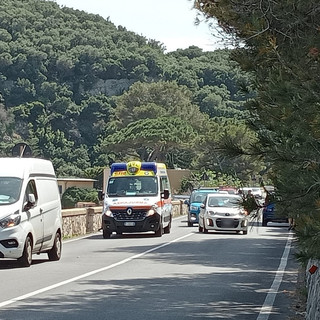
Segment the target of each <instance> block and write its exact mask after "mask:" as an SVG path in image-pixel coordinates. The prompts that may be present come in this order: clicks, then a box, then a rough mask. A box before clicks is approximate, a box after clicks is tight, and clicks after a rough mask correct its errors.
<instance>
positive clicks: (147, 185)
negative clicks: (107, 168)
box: [107, 176, 158, 197]
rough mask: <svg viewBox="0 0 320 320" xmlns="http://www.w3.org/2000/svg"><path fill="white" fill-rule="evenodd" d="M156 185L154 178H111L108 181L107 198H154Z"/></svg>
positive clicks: (156, 192) (156, 191)
mask: <svg viewBox="0 0 320 320" xmlns="http://www.w3.org/2000/svg"><path fill="white" fill-rule="evenodd" d="M157 194H158V184H157V178H156V177H145V176H143V177H142V176H141V177H140V176H134V177H132V176H122V177H111V178H110V179H109V181H108V187H107V195H108V196H109V197H141V196H156V195H157Z"/></svg>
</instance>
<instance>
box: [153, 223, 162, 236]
mask: <svg viewBox="0 0 320 320" xmlns="http://www.w3.org/2000/svg"><path fill="white" fill-rule="evenodd" d="M154 234H155V236H156V237H162V235H163V226H162V223H160V225H159V229H158V230H157V231H156V232H155V233H154Z"/></svg>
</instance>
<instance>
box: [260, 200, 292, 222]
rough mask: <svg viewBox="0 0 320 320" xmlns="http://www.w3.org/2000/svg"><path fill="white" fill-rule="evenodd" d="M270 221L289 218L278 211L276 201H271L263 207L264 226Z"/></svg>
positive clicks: (284, 220)
mask: <svg viewBox="0 0 320 320" xmlns="http://www.w3.org/2000/svg"><path fill="white" fill-rule="evenodd" d="M268 222H288V218H287V217H285V216H283V215H279V214H278V213H277V212H276V206H275V203H274V202H270V203H269V204H267V205H265V206H264V207H263V209H262V226H264V227H266V226H267V225H268Z"/></svg>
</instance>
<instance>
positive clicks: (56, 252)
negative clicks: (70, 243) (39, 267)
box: [48, 232, 62, 261]
mask: <svg viewBox="0 0 320 320" xmlns="http://www.w3.org/2000/svg"><path fill="white" fill-rule="evenodd" d="M61 247H62V242H61V235H60V233H59V232H57V233H56V236H55V238H54V243H53V247H52V249H51V250H50V251H48V258H49V260H50V261H58V260H60V258H61Z"/></svg>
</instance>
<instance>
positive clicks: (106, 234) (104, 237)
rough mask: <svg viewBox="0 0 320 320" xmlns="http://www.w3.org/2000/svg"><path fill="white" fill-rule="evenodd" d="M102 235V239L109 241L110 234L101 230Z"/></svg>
mask: <svg viewBox="0 0 320 320" xmlns="http://www.w3.org/2000/svg"><path fill="white" fill-rule="evenodd" d="M102 235H103V239H110V236H111V232H110V231H108V230H106V229H103V233H102Z"/></svg>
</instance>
